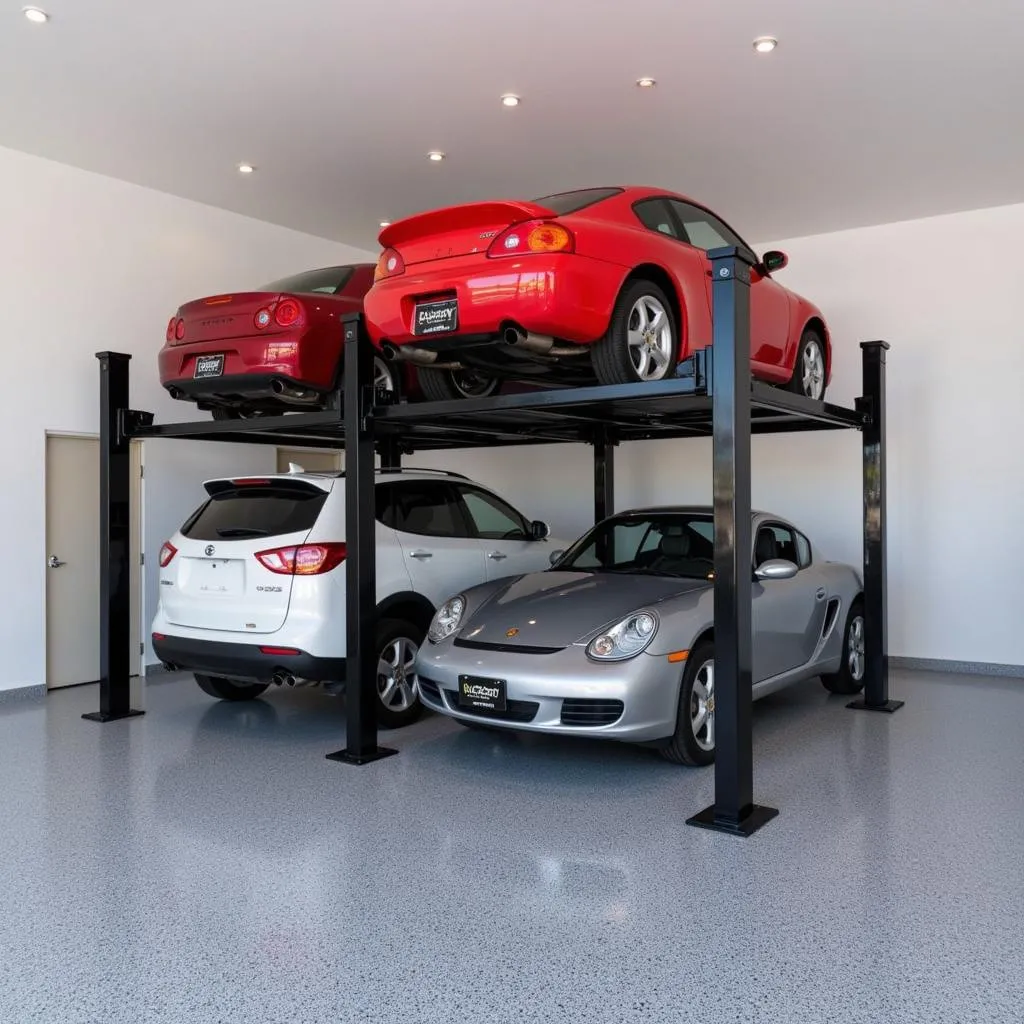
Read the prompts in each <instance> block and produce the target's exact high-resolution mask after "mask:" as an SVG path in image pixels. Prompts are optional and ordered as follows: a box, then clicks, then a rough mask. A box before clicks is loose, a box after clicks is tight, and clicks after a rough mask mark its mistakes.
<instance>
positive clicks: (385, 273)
mask: <svg viewBox="0 0 1024 1024" xmlns="http://www.w3.org/2000/svg"><path fill="white" fill-rule="evenodd" d="M404 273H405V260H403V259H402V254H401V253H400V252H399V251H398V250H397V249H385V250H384V251H383V252H382V253H381V254H380V259H379V260H377V266H376V268H375V269H374V271H373V280H374V281H375V282H376V281H380V280H382V279H383V278H385V277H398V275H399V274H404Z"/></svg>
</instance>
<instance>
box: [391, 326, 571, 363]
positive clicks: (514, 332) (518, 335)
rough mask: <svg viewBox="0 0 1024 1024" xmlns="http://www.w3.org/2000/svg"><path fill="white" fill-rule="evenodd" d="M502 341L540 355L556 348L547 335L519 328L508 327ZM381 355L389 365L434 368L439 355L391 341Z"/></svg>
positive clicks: (553, 341)
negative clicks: (405, 364) (398, 364)
mask: <svg viewBox="0 0 1024 1024" xmlns="http://www.w3.org/2000/svg"><path fill="white" fill-rule="evenodd" d="M501 340H502V342H504V344H506V345H508V346H510V347H511V348H521V349H525V350H526V351H527V352H536V353H537V354H539V355H545V354H547V353H550V352H551V350H552V349H553V348H554V346H555V339H554V338H550V337H548V336H547V335H546V334H532V333H530V332H529V331H524V330H521V329H520V328H518V327H506V328H505V329H504V330H503V331H502V332H501ZM381 353H382V354H383V356H384V358H385V359H386V360H387V361H388V362H389V363H414V364H415V365H417V366H433V365H434V364H435V363H437V359H438V354H437V353H436V352H433V351H431V350H430V349H426V348H418V347H417V346H415V345H395V344H392V343H391V342H390V341H386V342H384V344H383V345H382V346H381Z"/></svg>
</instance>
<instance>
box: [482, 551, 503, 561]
mask: <svg viewBox="0 0 1024 1024" xmlns="http://www.w3.org/2000/svg"><path fill="white" fill-rule="evenodd" d="M487 557H488V558H493V559H494V560H495V561H496V562H500V561H501V560H502V559H503V558H508V555H503V554H502V553H501V552H500V551H488V552H487Z"/></svg>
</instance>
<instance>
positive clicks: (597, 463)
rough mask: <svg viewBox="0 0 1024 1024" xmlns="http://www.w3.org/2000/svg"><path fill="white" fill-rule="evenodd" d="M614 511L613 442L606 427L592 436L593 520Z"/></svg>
mask: <svg viewBox="0 0 1024 1024" xmlns="http://www.w3.org/2000/svg"><path fill="white" fill-rule="evenodd" d="M614 512H615V442H614V441H613V440H612V438H611V436H610V433H609V431H608V430H607V429H605V428H603V427H602V428H601V430H599V431H598V434H597V437H596V438H594V522H595V523H599V522H601V520H602V519H607V518H608V516H610V515H613V514H614Z"/></svg>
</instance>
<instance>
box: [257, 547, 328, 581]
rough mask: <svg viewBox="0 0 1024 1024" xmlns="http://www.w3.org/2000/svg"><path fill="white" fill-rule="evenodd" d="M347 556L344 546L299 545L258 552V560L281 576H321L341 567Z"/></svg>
mask: <svg viewBox="0 0 1024 1024" xmlns="http://www.w3.org/2000/svg"><path fill="white" fill-rule="evenodd" d="M346 554H347V548H346V546H345V545H344V544H333V543H332V544H299V545H296V546H295V547H287V548H273V549H271V550H270V551H257V552H256V560H257V561H258V562H259V563H260V565H262V566H263V567H264V568H265V569H269V570H270V571H271V572H275V573H277V574H278V575H279V576H319V575H320V574H321V573H325V572H330V571H331V570H332V569H334V568H335V567H336V566H338V565H340V564H341V563H342V562H343V561H344V560H345V555H346Z"/></svg>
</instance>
